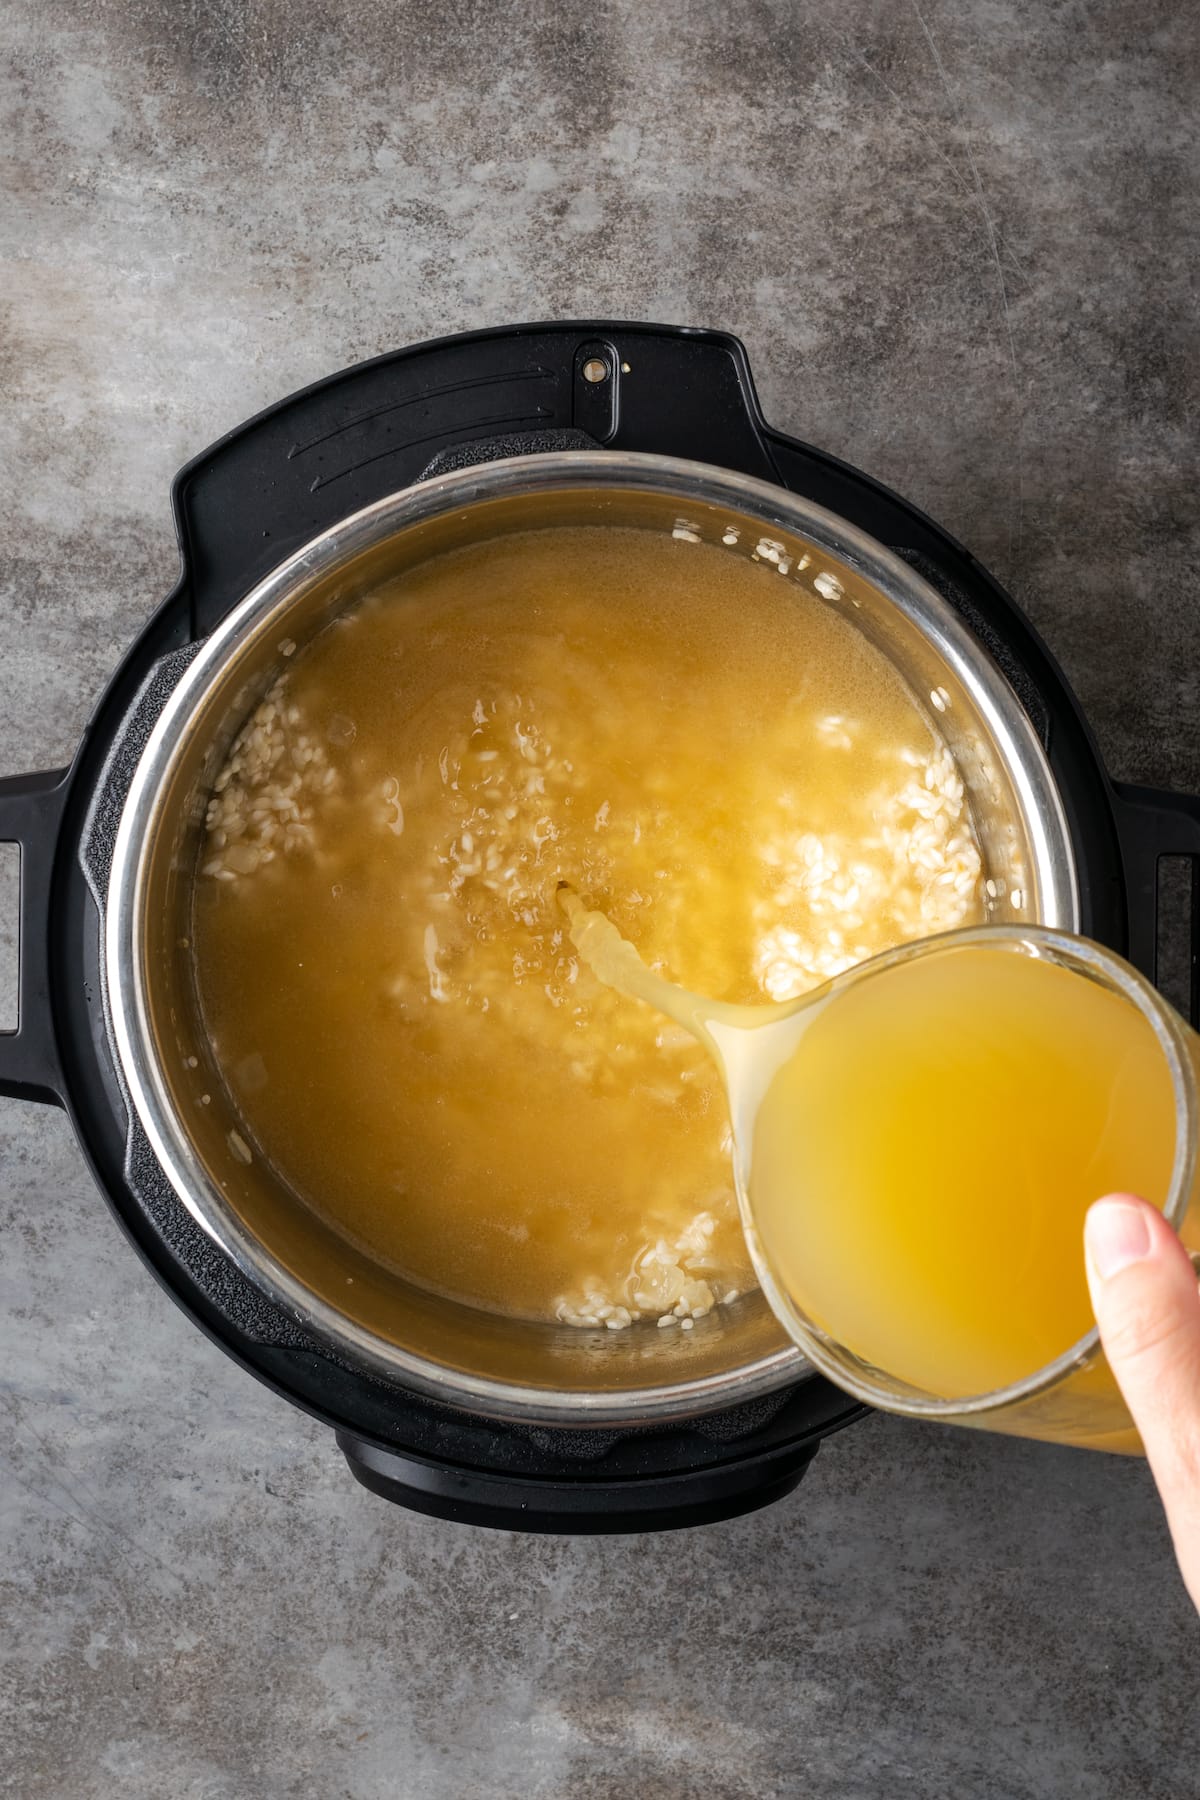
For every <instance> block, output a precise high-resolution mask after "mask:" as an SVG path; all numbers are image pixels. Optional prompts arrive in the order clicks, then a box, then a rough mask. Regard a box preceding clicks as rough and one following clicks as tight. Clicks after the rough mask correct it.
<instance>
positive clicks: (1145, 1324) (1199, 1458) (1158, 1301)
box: [1084, 1194, 1200, 1608]
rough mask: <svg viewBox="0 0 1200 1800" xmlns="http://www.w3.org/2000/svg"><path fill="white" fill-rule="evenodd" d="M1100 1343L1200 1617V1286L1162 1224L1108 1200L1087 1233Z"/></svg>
mask: <svg viewBox="0 0 1200 1800" xmlns="http://www.w3.org/2000/svg"><path fill="white" fill-rule="evenodd" d="M1084 1243H1085V1246H1086V1249H1087V1273H1088V1286H1089V1287H1090V1289H1091V1294H1092V1309H1093V1311H1094V1312H1095V1314H1096V1323H1097V1324H1098V1325H1099V1327H1100V1339H1101V1342H1102V1343H1103V1345H1104V1354H1105V1355H1106V1356H1107V1358H1108V1361H1109V1365H1110V1367H1111V1369H1112V1372H1113V1374H1114V1375H1115V1376H1116V1378H1117V1383H1118V1385H1119V1387H1120V1389H1121V1392H1122V1394H1123V1395H1124V1396H1125V1401H1126V1404H1127V1405H1128V1407H1129V1410H1130V1412H1131V1413H1132V1414H1133V1419H1134V1423H1135V1425H1136V1426H1137V1428H1138V1431H1139V1432H1140V1433H1141V1438H1142V1443H1143V1444H1144V1445H1145V1447H1146V1457H1147V1459H1148V1461H1149V1463H1150V1469H1151V1472H1152V1473H1153V1476H1154V1479H1155V1481H1156V1483H1157V1484H1158V1491H1159V1494H1160V1496H1161V1497H1162V1503H1163V1505H1164V1507H1165V1508H1166V1512H1167V1523H1168V1525H1169V1526H1170V1527H1171V1537H1172V1539H1173V1540H1174V1544H1175V1554H1176V1556H1177V1557H1178V1558H1179V1567H1180V1570H1181V1571H1182V1574H1183V1579H1184V1582H1185V1584H1186V1586H1187V1590H1188V1593H1189V1594H1190V1595H1191V1597H1192V1600H1193V1602H1194V1604H1195V1605H1196V1606H1197V1608H1200V1286H1198V1285H1197V1280H1196V1271H1195V1269H1193V1267H1192V1263H1191V1259H1190V1257H1189V1256H1188V1253H1187V1251H1186V1250H1185V1249H1184V1247H1183V1245H1182V1244H1181V1243H1180V1241H1179V1239H1178V1238H1177V1237H1176V1235H1175V1233H1174V1232H1173V1231H1172V1230H1171V1227H1170V1226H1169V1225H1168V1224H1167V1222H1166V1220H1165V1219H1164V1218H1163V1216H1162V1214H1161V1213H1160V1212H1158V1211H1156V1210H1155V1208H1154V1207H1153V1206H1148V1205H1147V1204H1146V1202H1145V1201H1144V1200H1139V1199H1137V1198H1136V1197H1135V1196H1134V1195H1132V1194H1108V1195H1106V1196H1105V1198H1104V1199H1103V1200H1098V1201H1097V1202H1096V1204H1095V1205H1094V1206H1093V1207H1092V1208H1091V1210H1090V1211H1089V1213H1088V1216H1087V1223H1086V1225H1085V1227H1084Z"/></svg>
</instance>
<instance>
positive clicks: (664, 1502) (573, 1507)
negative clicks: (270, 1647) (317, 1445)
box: [338, 1432, 819, 1537]
mask: <svg viewBox="0 0 1200 1800" xmlns="http://www.w3.org/2000/svg"><path fill="white" fill-rule="evenodd" d="M338 1443H339V1445H340V1446H341V1449H342V1451H343V1452H344V1454H345V1457H346V1461H347V1462H348V1464H349V1465H350V1471H351V1473H352V1474H353V1476H354V1478H355V1480H356V1481H358V1482H360V1483H361V1484H362V1486H363V1487H365V1488H367V1489H368V1490H369V1491H370V1492H371V1493H373V1494H377V1495H378V1496H379V1497H380V1498H381V1499H383V1500H389V1501H391V1502H392V1503H393V1504H395V1505H400V1506H405V1507H407V1508H408V1510H409V1511H410V1512H419V1513H425V1514H427V1515H430V1516H432V1517H434V1518H438V1519H451V1520H453V1521H454V1522H455V1523H457V1524H460V1525H484V1526H487V1527H488V1528H489V1529H490V1530H493V1531H535V1532H554V1533H556V1534H558V1535H560V1536H584V1535H586V1536H589V1537H596V1536H601V1535H603V1536H615V1535H618V1534H627V1533H633V1532H647V1531H682V1530H685V1529H687V1528H688V1527H690V1526H693V1525H712V1524H715V1523H717V1522H718V1521H719V1520H721V1519H733V1518H737V1517H739V1516H740V1515H741V1514H743V1513H747V1512H755V1511H757V1510H758V1509H759V1508H760V1507H763V1506H769V1505H771V1504H772V1503H773V1502H774V1501H776V1500H781V1499H782V1498H783V1497H784V1495H785V1494H790V1493H791V1492H792V1491H793V1490H794V1489H795V1488H796V1487H797V1486H798V1485H799V1483H800V1482H801V1481H802V1480H803V1478H804V1476H805V1474H806V1473H807V1471H808V1468H809V1465H810V1464H811V1462H812V1460H813V1458H814V1457H815V1455H816V1453H817V1449H818V1447H819V1446H818V1445H817V1444H815V1443H813V1444H808V1443H805V1444H793V1445H791V1446H790V1447H789V1449H788V1450H787V1452H786V1453H785V1454H783V1455H779V1454H776V1455H759V1456H756V1455H750V1454H747V1455H743V1456H740V1457H738V1458H736V1459H735V1460H733V1461H731V1462H728V1463H724V1464H721V1465H719V1466H717V1467H715V1468H711V1469H707V1470H704V1471H703V1472H700V1471H698V1470H695V1469H689V1470H686V1471H685V1472H683V1473H681V1474H676V1475H664V1474H661V1473H660V1474H656V1475H655V1477H654V1479H653V1480H650V1481H647V1480H642V1481H621V1480H619V1479H616V1478H613V1479H610V1480H608V1481H607V1482H606V1484H605V1488H604V1495H605V1504H604V1506H603V1508H601V1509H598V1508H597V1505H596V1490H595V1487H594V1486H593V1485H592V1484H590V1483H584V1482H573V1481H553V1480H550V1479H548V1478H545V1477H541V1478H539V1479H536V1480H532V1481H530V1480H524V1479H522V1478H520V1477H512V1476H502V1475H498V1474H495V1473H490V1472H489V1473H486V1474H485V1473H480V1472H478V1471H474V1470H471V1471H467V1470H461V1469H456V1468H454V1467H453V1466H450V1465H447V1464H444V1463H443V1464H430V1463H422V1462H418V1461H416V1460H415V1459H414V1458H413V1457H411V1456H409V1457H399V1456H396V1455H394V1454H393V1453H391V1452H389V1451H387V1450H381V1449H379V1448H377V1447H376V1446H374V1445H370V1444H363V1443H362V1442H361V1441H359V1440H357V1439H355V1438H353V1437H351V1436H349V1435H348V1434H346V1433H344V1432H339V1433H338Z"/></svg>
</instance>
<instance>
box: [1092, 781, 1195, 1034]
mask: <svg viewBox="0 0 1200 1800" xmlns="http://www.w3.org/2000/svg"><path fill="white" fill-rule="evenodd" d="M1112 785H1113V798H1114V805H1113V816H1114V818H1115V819H1116V825H1117V836H1118V838H1119V840H1120V845H1121V860H1122V862H1123V863H1124V865H1125V891H1126V894H1127V895H1128V901H1129V960H1130V962H1131V963H1133V965H1134V966H1135V968H1138V969H1141V970H1142V972H1143V973H1144V974H1146V975H1148V976H1149V977H1150V979H1151V981H1154V982H1157V980H1158V973H1159V966H1158V965H1159V953H1158V952H1159V919H1158V865H1159V862H1160V861H1161V859H1162V858H1163V857H1164V856H1172V857H1185V858H1187V859H1189V860H1190V862H1191V865H1192V917H1191V943H1190V946H1189V968H1190V981H1189V993H1188V1017H1189V1019H1190V1021H1191V1023H1192V1024H1193V1025H1194V1026H1198V1027H1200V797H1195V796H1193V795H1190V794H1170V793H1164V792H1162V791H1160V790H1159V789H1158V788H1144V787H1133V786H1131V785H1130V784H1129V783H1127V782H1123V781H1115V782H1113V784H1112Z"/></svg>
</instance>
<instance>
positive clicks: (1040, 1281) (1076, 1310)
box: [558, 886, 1175, 1399]
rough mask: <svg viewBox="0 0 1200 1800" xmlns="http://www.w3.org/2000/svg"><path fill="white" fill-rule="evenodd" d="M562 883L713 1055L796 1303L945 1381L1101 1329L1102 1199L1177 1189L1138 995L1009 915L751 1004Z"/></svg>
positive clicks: (759, 1223) (951, 1383) (608, 952)
mask: <svg viewBox="0 0 1200 1800" xmlns="http://www.w3.org/2000/svg"><path fill="white" fill-rule="evenodd" d="M558 897H559V903H560V905H561V907H562V909H563V911H564V912H565V914H566V916H567V919H568V921H569V927H570V936H571V939H572V942H573V943H574V945H575V947H576V949H577V950H578V952H579V955H580V957H581V959H582V960H583V962H584V963H585V964H586V965H587V966H588V968H590V969H591V971H592V973H593V974H594V975H595V976H596V977H597V978H598V979H599V980H600V981H602V982H605V983H606V984H607V985H609V986H611V987H613V988H615V989H617V990H618V991H620V992H621V993H623V994H627V995H630V996H632V997H633V998H635V999H638V1000H641V1001H644V1002H645V1003H646V1004H647V1005H650V1006H653V1007H656V1008H658V1010H659V1011H661V1012H663V1013H666V1014H667V1015H668V1016H669V1017H671V1018H672V1019H675V1020H676V1021H677V1022H678V1023H679V1024H680V1025H682V1026H683V1027H685V1028H686V1029H687V1030H688V1031H690V1032H692V1033H693V1034H694V1035H695V1036H696V1037H697V1038H698V1039H699V1040H700V1042H701V1043H702V1044H704V1045H705V1047H706V1048H707V1050H708V1051H709V1053H710V1054H711V1055H712V1056H713V1058H714V1059H715V1061H716V1063H717V1066H718V1068H719V1070H720V1072H721V1075H722V1078H723V1080H724V1083H725V1087H726V1091H727V1094H728V1098H729V1110H730V1117H731V1122H732V1126H733V1137H734V1173H735V1177H736V1181H737V1189H738V1198H739V1202H740V1205H741V1208H742V1216H743V1224H744V1227H745V1230H746V1235H747V1240H748V1242H749V1245H750V1248H751V1252H752V1254H753V1255H754V1256H755V1260H756V1263H757V1265H758V1268H759V1274H760V1277H762V1276H764V1274H765V1275H766V1277H767V1279H766V1281H765V1283H764V1285H765V1286H766V1288H767V1292H768V1294H769V1295H770V1293H771V1289H772V1286H773V1287H774V1289H775V1290H776V1294H775V1296H774V1297H773V1304H775V1307H776V1311H777V1312H779V1313H780V1316H781V1322H782V1323H783V1324H785V1325H786V1324H787V1322H788V1321H787V1316H786V1315H787V1303H788V1302H790V1303H791V1304H792V1305H794V1306H795V1307H796V1308H797V1310H798V1311H799V1313H800V1314H801V1315H802V1316H803V1317H804V1318H805V1319H806V1320H807V1321H810V1322H815V1324H816V1325H817V1326H818V1327H819V1328H820V1329H821V1330H823V1331H824V1332H826V1333H827V1334H828V1335H829V1336H830V1337H832V1338H834V1339H835V1340H837V1341H838V1342H839V1343H841V1344H842V1345H844V1346H845V1347H846V1348H847V1349H849V1350H851V1351H853V1352H854V1353H855V1354H856V1355H858V1356H859V1357H861V1358H862V1359H863V1360H864V1361H866V1362H868V1363H870V1364H872V1365H873V1366H874V1367H875V1368H877V1369H880V1370H884V1371H886V1372H887V1373H888V1374H890V1375H891V1376H892V1377H894V1378H897V1379H899V1380H901V1381H903V1382H906V1383H910V1384H912V1385H913V1386H915V1387H918V1388H921V1389H923V1390H925V1391H926V1392H928V1393H931V1394H933V1395H936V1396H937V1397H938V1398H943V1399H959V1398H964V1397H966V1396H970V1395H974V1394H983V1393H988V1392H991V1391H993V1390H995V1389H996V1388H999V1387H1004V1386H1007V1385H1008V1384H1009V1383H1011V1382H1014V1381H1018V1380H1020V1379H1022V1378H1023V1377H1024V1376H1026V1375H1029V1374H1031V1373H1033V1372H1034V1371H1035V1370H1037V1369H1039V1368H1041V1367H1043V1366H1044V1365H1045V1364H1047V1363H1048V1362H1051V1361H1053V1360H1054V1359H1055V1358H1056V1357H1058V1356H1059V1355H1061V1354H1062V1353H1063V1352H1064V1351H1066V1350H1067V1349H1069V1348H1070V1347H1071V1345H1072V1344H1074V1343H1076V1342H1078V1340H1079V1339H1080V1338H1081V1337H1083V1336H1084V1335H1085V1333H1086V1332H1087V1331H1088V1330H1089V1329H1090V1327H1091V1323H1092V1317H1091V1308H1090V1304H1089V1300H1088V1295H1087V1286H1086V1278H1085V1274H1084V1263H1083V1253H1082V1229H1083V1218H1084V1215H1085V1213H1086V1211H1087V1207H1088V1205H1089V1204H1090V1203H1091V1201H1092V1200H1094V1199H1095V1198H1097V1197H1098V1196H1099V1195H1100V1194H1103V1193H1107V1192H1112V1191H1116V1190H1121V1189H1125V1190H1130V1191H1133V1192H1138V1193H1142V1194H1144V1195H1145V1196H1146V1197H1147V1198H1148V1199H1150V1200H1152V1201H1153V1202H1154V1203H1155V1204H1156V1205H1158V1206H1162V1205H1163V1204H1164V1203H1165V1200H1166V1195H1167V1191H1168V1187H1169V1183H1170V1177H1171V1166H1172V1160H1173V1155H1174V1139H1175V1106H1174V1094H1173V1090H1172V1086H1171V1081H1170V1077H1169V1074H1168V1071H1167V1069H1166V1066H1165V1062H1164V1059H1163V1056H1162V1054H1161V1051H1160V1048H1159V1046H1158V1043H1157V1040H1156V1038H1155V1036H1154V1033H1153V1030H1152V1028H1151V1026H1150V1025H1149V1023H1148V1021H1147V1020H1146V1019H1145V1018H1144V1017H1143V1016H1142V1014H1141V1013H1140V1012H1139V1011H1138V1009H1137V1008H1136V1007H1135V1006H1134V1005H1133V1004H1132V1002H1130V1001H1128V1000H1127V999H1125V998H1124V997H1123V996H1121V995H1120V994H1118V993H1116V992H1113V991H1111V990H1110V989H1108V988H1106V987H1103V986H1101V985H1100V984H1099V983H1097V982H1094V981H1091V980H1088V979H1087V978H1086V977H1084V976H1081V975H1079V974H1077V973H1074V972H1073V971H1071V970H1069V969H1067V968H1064V967H1062V966H1061V965H1060V964H1058V963H1056V962H1054V961H1052V960H1049V959H1047V958H1046V957H1044V956H1040V955H1036V954H1032V955H1031V954H1020V953H1014V952H1013V948H1012V946H1011V944H1010V945H1009V946H1008V947H1007V948H1005V947H1004V946H1003V944H1002V943H1001V941H1000V938H999V935H998V936H997V941H996V944H995V945H990V946H989V945H986V944H980V943H979V942H978V939H977V938H976V939H974V940H973V941H971V942H968V943H960V942H956V941H955V936H954V934H950V935H948V936H946V937H943V938H940V939H936V938H935V939H931V940H927V942H926V943H924V944H922V945H921V946H920V948H919V950H915V949H914V951H913V952H912V953H910V954H909V955H907V956H903V955H902V956H901V957H899V958H893V959H883V960H881V962H880V963H879V964H876V965H870V964H868V965H864V966H863V967H862V968H860V969H858V970H851V971H849V972H848V973H847V974H845V975H842V976H839V977H837V978H836V979H835V980H834V981H832V982H830V983H827V984H826V985H824V986H822V987H820V988H817V989H816V990H814V991H813V992H812V993H810V994H808V995H805V996H802V997H801V998H800V999H798V1000H793V1001H789V1002H787V1003H786V1004H784V1005H777V1006H771V1005H761V1006H734V1005H729V1004H726V1003H724V1002H720V1001H715V1000H711V999H708V998H706V997H705V996H703V995H700V994H695V993H692V992H690V991H688V990H687V989H685V988H681V987H677V986H675V985H674V984H673V983H671V982H669V981H667V980H664V979H663V978H662V977H661V976H659V975H656V974H655V973H654V972H653V971H652V970H651V969H649V968H647V966H646V965H645V963H644V962H643V961H642V959H641V957H640V956H639V955H638V952H637V950H636V949H635V948H634V946H633V945H632V944H631V943H629V942H628V941H627V940H626V939H625V938H623V937H622V936H621V934H620V932H619V931H618V930H617V928H616V927H615V926H614V925H613V924H612V923H611V922H610V921H609V920H608V919H607V918H606V917H605V916H604V914H603V913H600V912H595V911H592V910H589V909H588V908H587V907H586V906H585V904H584V902H583V901H582V900H581V899H580V897H579V896H578V895H577V894H576V893H574V892H573V891H572V890H571V889H570V888H569V887H567V886H564V887H562V888H560V890H559V896H558ZM780 1296H782V1299H783V1302H784V1304H783V1305H782V1306H781V1305H780V1304H779V1298H780Z"/></svg>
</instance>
